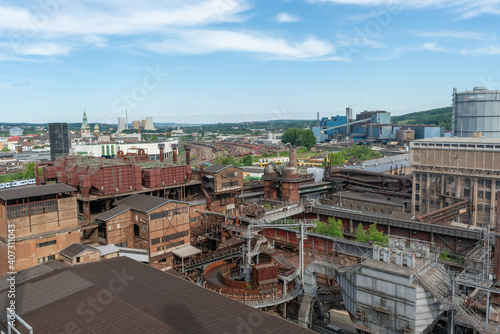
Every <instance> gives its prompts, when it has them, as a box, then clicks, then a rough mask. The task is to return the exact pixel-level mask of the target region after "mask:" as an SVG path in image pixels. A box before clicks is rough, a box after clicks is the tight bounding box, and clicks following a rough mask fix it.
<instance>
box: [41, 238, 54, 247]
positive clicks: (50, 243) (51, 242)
mask: <svg viewBox="0 0 500 334" xmlns="http://www.w3.org/2000/svg"><path fill="white" fill-rule="evenodd" d="M56 243H57V241H56V240H55V239H54V240H49V241H45V242H40V243H38V244H36V248H42V247H47V246H50V245H55V244H56Z"/></svg>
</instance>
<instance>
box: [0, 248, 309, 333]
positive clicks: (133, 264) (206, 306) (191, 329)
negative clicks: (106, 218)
mask: <svg viewBox="0 0 500 334" xmlns="http://www.w3.org/2000/svg"><path fill="white" fill-rule="evenodd" d="M27 270H30V269H27ZM8 292H9V290H8V287H6V288H4V289H3V290H0V307H2V308H3V309H4V310H5V309H6V308H7V306H8V302H9V299H8V298H7V293H8ZM103 292H104V293H103ZM96 296H97V297H98V298H100V297H99V296H105V297H106V298H105V300H106V304H105V305H103V307H100V310H99V312H93V318H92V321H88V320H89V317H88V316H82V315H80V314H79V313H78V312H77V311H76V310H77V309H78V307H79V305H87V306H88V300H89V298H93V299H95V298H96ZM102 299H103V300H104V297H103V298H102ZM86 309H87V310H90V309H91V308H86ZM16 313H17V314H18V315H19V316H21V318H22V319H23V320H24V321H26V322H27V323H28V324H29V325H30V326H32V327H33V329H34V332H35V333H37V334H44V333H47V334H48V333H63V332H65V330H66V328H68V327H67V325H68V324H69V323H71V325H72V328H75V329H78V328H79V329H81V332H82V333H107V334H114V333H117V334H118V333H152V334H160V333H161V334H163V333H240V332H247V331H248V327H247V326H250V328H251V329H252V330H254V331H255V332H258V333H287V334H295V333H313V332H312V331H310V330H308V329H306V328H303V327H300V326H298V325H296V324H293V323H291V322H289V321H287V320H284V319H281V318H279V317H277V316H274V315H270V314H268V313H265V312H263V311H260V310H258V309H255V308H253V307H251V306H248V305H245V304H243V303H241V302H238V301H235V300H232V299H230V298H227V297H225V296H222V295H219V294H218V293H216V292H213V291H211V290H208V289H205V288H203V287H201V286H198V285H196V284H193V283H191V282H188V281H186V280H183V279H180V278H178V277H176V276H173V275H170V274H168V273H164V272H162V271H161V270H158V269H155V268H153V267H150V266H148V265H144V264H142V263H140V262H137V261H134V260H131V259H128V258H124V257H118V258H113V259H108V260H101V261H98V262H92V263H84V264H81V265H78V266H69V267H66V268H62V269H58V270H54V271H52V272H48V273H46V274H44V275H42V276H38V277H37V278H36V279H30V280H28V281H25V282H23V283H21V284H17V285H16ZM49 315H50V316H49ZM0 321H1V322H2V323H3V324H5V322H6V318H5V317H1V318H0ZM257 323H258V327H256V326H255V324H257Z"/></svg>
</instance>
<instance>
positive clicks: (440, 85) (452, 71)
mask: <svg viewBox="0 0 500 334" xmlns="http://www.w3.org/2000/svg"><path fill="white" fill-rule="evenodd" d="M499 28H500V0H476V1H470V0H467V1H465V0H413V1H408V0H168V1H160V0H151V1H139V0H138V1H124V0H120V1H119V0H88V1H77V0H41V1H31V0H16V1H6V0H0V101H1V104H0V116H1V117H0V122H19V121H26V122H48V121H52V122H59V121H60V122H78V121H81V116H82V112H83V110H84V109H85V110H86V111H87V115H88V118H89V121H90V122H96V121H97V122H109V123H116V122H117V121H116V118H117V117H120V116H123V115H124V114H125V109H128V112H129V120H132V119H142V118H144V117H146V116H152V117H153V119H154V121H155V122H186V123H200V122H203V123H210V122H229V121H238V122H239V121H251V120H270V119H313V118H316V113H317V112H319V113H320V115H321V116H330V115H336V114H342V113H343V112H344V110H345V108H346V107H351V108H352V109H353V111H354V113H355V114H356V113H358V112H361V111H363V110H375V109H379V110H387V111H390V112H391V113H392V114H393V115H401V114H404V113H407V112H412V111H419V110H425V109H431V108H437V107H443V106H448V105H450V104H451V93H452V89H453V87H457V88H458V89H459V91H463V90H466V89H472V88H473V87H474V86H479V85H484V86H488V88H490V89H500V66H498V64H499V60H500V40H499V39H500V29H499Z"/></svg>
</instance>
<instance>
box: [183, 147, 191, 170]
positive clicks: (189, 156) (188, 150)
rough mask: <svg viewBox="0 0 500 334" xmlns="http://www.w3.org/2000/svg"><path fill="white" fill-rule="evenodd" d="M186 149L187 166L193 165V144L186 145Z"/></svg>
mask: <svg viewBox="0 0 500 334" xmlns="http://www.w3.org/2000/svg"><path fill="white" fill-rule="evenodd" d="M184 150H185V151H186V166H189V165H191V146H190V145H184Z"/></svg>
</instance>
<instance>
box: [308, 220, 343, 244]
mask: <svg viewBox="0 0 500 334" xmlns="http://www.w3.org/2000/svg"><path fill="white" fill-rule="evenodd" d="M314 222H315V223H316V227H315V228H314V230H313V231H314V232H316V233H319V234H325V235H330V236H332V237H335V238H339V239H344V234H343V232H344V226H343V225H342V221H341V220H340V219H338V220H337V219H335V217H328V224H326V223H323V222H322V221H320V220H319V219H316V220H315V221H314Z"/></svg>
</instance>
